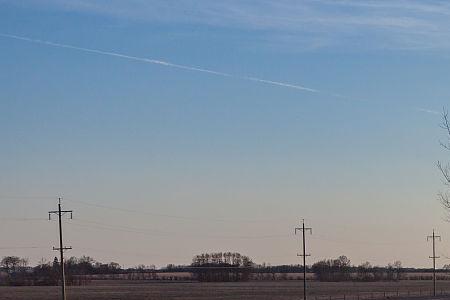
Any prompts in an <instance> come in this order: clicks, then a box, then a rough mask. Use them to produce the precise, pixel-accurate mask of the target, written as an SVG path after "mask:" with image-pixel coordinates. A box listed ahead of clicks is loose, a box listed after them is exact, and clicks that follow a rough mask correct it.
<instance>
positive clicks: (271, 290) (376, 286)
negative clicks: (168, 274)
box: [0, 280, 450, 300]
mask: <svg viewBox="0 0 450 300" xmlns="http://www.w3.org/2000/svg"><path fill="white" fill-rule="evenodd" d="M431 287H432V285H431V282H429V281H411V280H407V281H401V282H370V283H360V282H358V283H357V282H354V283H353V282H344V283H320V282H310V283H309V295H310V299H312V300H314V299H315V297H320V296H330V295H331V296H332V297H336V299H337V297H343V295H344V294H345V295H346V296H347V299H349V296H350V295H354V296H356V295H357V294H358V293H359V294H360V295H361V296H363V295H365V296H366V297H368V298H369V297H370V296H371V293H372V292H375V293H377V292H378V294H375V296H382V293H383V292H384V291H387V292H391V294H390V295H394V294H395V293H396V292H397V290H398V291H400V292H401V293H403V295H406V293H407V291H410V293H411V294H416V295H418V294H419V291H422V293H425V292H428V293H429V292H430V290H431ZM440 289H446V290H448V291H449V292H450V281H441V282H438V290H440ZM302 293H303V289H302V282H301V281H266V282H261V281H258V282H239V283H199V282H161V281H156V282H155V281H127V280H109V281H106V280H105V281H94V282H92V283H91V284H90V285H87V286H76V287H68V288H67V299H68V300H82V299H83V300H113V299H116V300H119V299H123V300H125V299H126V300H132V299H148V300H172V299H173V300H174V299H177V300H181V299H186V300H194V299H195V300H206V299H208V300H209V299H213V300H219V299H220V300H232V299H233V300H235V299H242V300H269V299H271V300H293V299H296V300H298V299H301V295H302ZM59 295H60V289H59V288H58V287H0V299H2V300H18V299H29V300H43V299H59V297H60V296H59ZM318 299H319V298H318ZM321 299H325V297H323V298H321ZM341 299H343V298H341Z"/></svg>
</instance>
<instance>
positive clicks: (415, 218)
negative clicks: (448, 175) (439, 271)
mask: <svg viewBox="0 0 450 300" xmlns="http://www.w3.org/2000/svg"><path fill="white" fill-rule="evenodd" d="M448 15H450V6H449V5H446V4H443V3H442V2H440V1H428V2H427V3H426V4H425V3H423V2H422V1H369V0H368V1H326V0H320V1H309V0H306V1H301V2H298V1H277V2H273V1H259V2H258V3H256V2H253V1H227V2H224V3H219V2H211V1H179V2H176V4H175V2H172V1H152V3H151V4H149V3H148V2H145V1H144V2H143V1H134V0H131V1H126V2H124V1H102V0H97V1H95V0H77V1H65V0H64V1H61V0H59V1H54V0H39V1H38V0H33V1H9V0H3V1H1V0H0V25H1V30H0V32H1V34H0V54H1V55H0V70H1V71H0V89H1V91H2V92H1V102H0V105H1V106H0V126H1V127H0V128H2V130H0V141H1V144H2V147H0V204H1V205H0V208H1V209H0V225H1V226H0V236H1V237H2V244H1V245H0V256H4V255H11V254H14V255H19V256H24V257H28V258H30V260H31V262H34V263H35V262H37V261H38V260H39V259H40V258H42V257H44V258H46V259H49V260H51V259H52V257H53V256H55V254H56V253H53V251H51V249H52V246H54V245H56V242H57V234H56V233H57V227H56V224H55V222H53V221H48V220H47V211H49V210H54V209H55V208H56V203H57V198H58V196H62V197H63V203H64V207H65V208H67V209H73V210H74V219H73V220H66V221H65V222H64V226H65V237H66V243H67V245H70V246H72V247H73V250H72V251H70V252H68V253H67V255H68V256H81V255H89V256H92V257H94V258H95V259H98V260H99V261H117V262H119V263H121V264H123V265H126V266H133V265H137V264H146V265H150V264H155V265H158V266H161V265H165V264H167V263H175V264H187V263H190V261H191V259H192V257H193V256H194V255H195V254H198V253H201V252H210V251H237V252H241V253H243V254H246V255H249V256H250V257H252V258H253V260H254V261H255V262H257V263H262V262H266V263H271V264H296V263H299V260H298V258H297V256H296V255H297V252H298V251H299V249H300V240H299V238H298V236H295V235H294V227H296V226H298V225H299V222H300V220H301V219H302V218H305V219H306V220H307V224H308V225H309V226H311V227H313V229H314V230H313V233H314V234H313V235H312V236H310V237H308V239H309V244H308V246H309V252H311V254H312V256H311V258H309V262H314V261H317V260H319V259H322V258H331V257H337V256H339V255H347V256H348V257H349V258H350V259H351V261H352V263H354V264H359V263H361V262H364V261H370V262H371V263H373V264H375V265H387V264H388V263H390V262H393V261H395V260H401V261H402V262H403V264H404V265H405V266H417V267H426V266H429V265H430V260H429V259H428V256H430V249H431V248H430V244H429V243H427V242H426V236H427V235H429V234H430V233H431V230H432V229H433V228H435V229H436V230H437V232H438V233H439V234H440V235H442V237H443V241H442V242H441V243H439V244H438V249H439V250H438V254H439V255H441V256H442V259H441V260H439V265H443V264H446V263H447V261H446V259H445V258H444V257H446V256H449V255H447V254H449V252H447V250H448V245H449V242H448V241H450V239H449V238H448V237H450V235H449V233H450V230H449V228H450V226H449V225H450V224H448V223H447V222H445V221H444V217H445V215H444V212H443V211H442V209H441V208H440V205H439V203H438V201H437V196H436V195H437V193H438V192H439V191H442V190H444V186H443V185H442V180H441V178H440V175H439V172H438V170H437V169H436V161H437V160H443V161H446V160H450V156H448V153H446V152H445V151H443V150H442V149H441V148H440V146H439V140H440V139H442V138H444V137H445V136H444V132H442V130H441V129H440V128H439V123H440V111H441V110H442V108H443V107H445V106H448V105H447V103H448V99H449V98H450V89H449V87H448V83H447V78H448V76H449V71H448V70H450V60H449V56H448V51H449V49H450V44H449V43H448V41H449V40H450V39H449V37H450V31H449V29H448V28H450V26H448V25H450V24H449V23H450V21H449V20H448ZM74 50H77V51H74ZM92 54H95V55H92ZM447 158H448V159H447Z"/></svg>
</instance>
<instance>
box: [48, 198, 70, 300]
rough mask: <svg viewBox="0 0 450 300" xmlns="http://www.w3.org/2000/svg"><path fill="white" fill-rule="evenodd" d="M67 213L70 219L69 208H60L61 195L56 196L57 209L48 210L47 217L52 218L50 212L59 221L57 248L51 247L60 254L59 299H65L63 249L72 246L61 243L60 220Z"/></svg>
mask: <svg viewBox="0 0 450 300" xmlns="http://www.w3.org/2000/svg"><path fill="white" fill-rule="evenodd" d="M67 213H70V219H72V211H71V210H61V197H60V198H58V210H53V211H49V212H48V219H49V220H51V219H52V214H56V215H58V223H59V248H55V247H53V250H55V251H59V254H60V261H59V264H60V267H61V271H60V272H61V299H62V300H66V276H65V274H64V251H65V250H70V249H72V247H64V245H63V230H62V220H61V217H62V216H63V215H65V214H67Z"/></svg>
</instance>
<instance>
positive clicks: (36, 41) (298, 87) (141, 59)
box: [0, 33, 440, 114]
mask: <svg viewBox="0 0 450 300" xmlns="http://www.w3.org/2000/svg"><path fill="white" fill-rule="evenodd" d="M0 37H3V38H9V39H15V40H21V41H25V42H29V43H34V44H41V45H47V46H51V47H57V48H65V49H71V50H77V51H82V52H86V53H93V54H99V55H106V56H112V57H118V58H123V59H128V60H133V61H139V62H144V63H149V64H155V65H161V66H165V67H170V68H176V69H181V70H187V71H194V72H201V73H206V74H210V75H215V76H221V77H228V78H234V79H240V80H247V81H253V82H259V83H264V84H268V85H272V86H277V87H282V88H289V89H295V90H301V91H305V92H309V93H317V94H322V95H326V96H329V97H332V98H335V99H340V100H346V101H353V102H365V103H370V101H368V100H363V99H355V98H351V97H347V96H345V95H341V94H337V93H330V92H324V91H320V90H317V89H313V88H309V87H305V86H301V85H296V84H291V83H287V82H281V81H273V80H268V79H263V78H257V77H252V76H239V75H233V74H230V73H225V72H220V71H215V70H211V69H205V68H200V67H194V66H186V65H180V64H175V63H171V62H167V61H162V60H157V59H150V58H144V57H138V56H132V55H126V54H122V53H117V52H111V51H103V50H98V49H91V48H84V47H78V46H73V45H68V44H61V43H55V42H51V41H45V40H39V39H33V38H29V37H24V36H18V35H12V34H5V33H0ZM411 109H413V110H416V111H419V112H423V113H430V114H440V113H439V112H437V111H435V110H431V109H424V108H416V107H413V108H411Z"/></svg>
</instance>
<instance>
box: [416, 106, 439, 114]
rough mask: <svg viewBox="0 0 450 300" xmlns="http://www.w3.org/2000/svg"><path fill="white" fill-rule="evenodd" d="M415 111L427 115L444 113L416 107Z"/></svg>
mask: <svg viewBox="0 0 450 300" xmlns="http://www.w3.org/2000/svg"><path fill="white" fill-rule="evenodd" d="M414 109H415V110H416V111H420V112H424V113H427V114H432V115H442V112H438V111H436V110H432V109H426V108H420V107H415V108H414Z"/></svg>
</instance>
